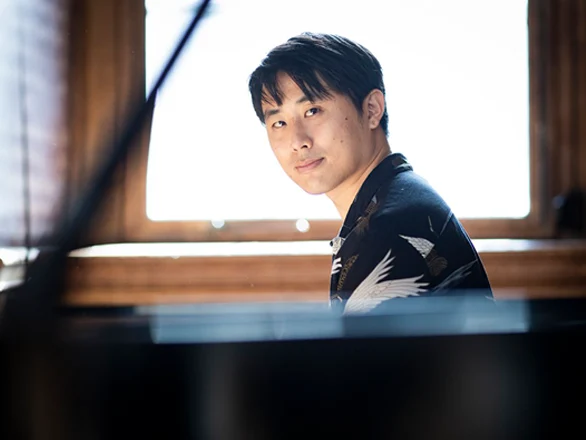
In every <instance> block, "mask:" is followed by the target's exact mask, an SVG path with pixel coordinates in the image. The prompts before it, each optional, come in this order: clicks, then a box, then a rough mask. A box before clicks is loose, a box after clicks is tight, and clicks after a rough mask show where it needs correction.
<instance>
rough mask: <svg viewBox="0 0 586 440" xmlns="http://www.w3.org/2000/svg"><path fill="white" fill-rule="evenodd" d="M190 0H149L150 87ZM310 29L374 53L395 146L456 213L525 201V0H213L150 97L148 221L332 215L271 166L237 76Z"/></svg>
mask: <svg viewBox="0 0 586 440" xmlns="http://www.w3.org/2000/svg"><path fill="white" fill-rule="evenodd" d="M198 3H199V2H195V1H186V0H183V1H180V0H175V1H174V2H170V1H169V0H165V1H160V0H159V1H157V0H147V1H146V2H145V5H146V8H147V16H146V17H147V18H146V76H147V81H146V84H147V89H148V88H149V87H150V85H151V83H152V82H153V78H155V77H156V75H158V73H159V70H160V68H161V66H162V65H163V64H164V62H165V61H166V59H167V57H168V55H169V53H170V51H171V50H172V48H173V47H174V45H175V44H176V41H177V39H178V38H179V36H180V35H181V33H182V32H183V30H184V29H185V26H186V25H187V23H188V22H189V20H190V19H191V18H192V15H193V12H194V8H195V6H196V5H197V4H198ZM334 11H335V12H334ZM306 30H310V31H316V32H332V33H338V34H341V35H344V36H347V37H349V38H351V39H353V40H355V41H357V42H360V43H362V44H363V45H364V46H366V47H367V48H369V49H370V50H371V51H372V52H373V53H374V55H375V56H376V57H377V58H378V59H379V60H380V62H381V64H382V66H383V71H384V75H385V84H386V87H387V107H388V111H389V131H390V136H389V141H390V144H391V148H392V150H393V151H398V152H402V153H404V154H405V155H406V156H407V158H408V159H409V161H410V162H411V163H412V164H413V165H414V168H415V171H416V172H418V173H419V174H420V175H422V176H423V177H425V178H426V179H427V180H429V181H430V183H431V184H432V185H433V186H434V187H435V188H436V189H437V190H438V191H439V192H440V194H442V196H443V197H444V198H445V199H446V200H447V201H448V203H449V204H450V205H451V207H452V208H453V210H454V211H455V213H456V214H457V215H458V216H459V217H460V218H471V219H489V218H493V219H494V218H502V219H519V218H523V217H525V216H527V215H528V214H529V213H530V210H531V203H530V200H531V197H530V179H529V175H530V139H529V137H530V136H529V71H528V64H529V63H528V32H527V0H514V1H512V0H498V1H492V2H470V1H468V0H445V1H442V2H437V1H434V0H421V1H417V2H406V1H402V0H392V1H387V2H380V1H378V0H363V1H362V2H360V7H358V8H357V7H356V5H355V4H353V3H347V4H346V3H343V2H337V1H328V0H321V1H317V2H316V1H310V0H301V1H297V2H295V3H294V4H289V6H288V7H284V6H281V5H280V4H276V3H275V2H271V1H269V0H258V1H254V2H242V1H237V0H221V1H218V0H216V1H215V2H213V7H212V9H211V13H210V14H209V15H208V17H207V18H206V19H205V20H204V21H203V23H202V26H200V28H199V29H198V30H197V31H196V34H195V35H194V38H193V39H192V42H191V43H190V45H189V46H188V47H187V48H186V51H185V52H184V54H183V55H182V57H181V59H180V61H179V63H178V64H177V66H176V68H175V70H174V72H173V74H172V76H171V77H170V79H169V81H168V82H167V84H166V85H165V87H164V89H163V90H162V92H161V93H160V95H159V96H158V102H157V107H156V110H155V114H154V118H153V125H152V131H151V139H150V146H149V161H148V172H147V190H146V199H147V200H146V211H147V215H148V217H149V218H150V219H151V220H154V221H208V222H210V221H212V222H213V223H212V224H213V226H214V227H218V228H219V227H222V226H223V225H224V222H227V221H232V220H274V219H276V220H284V219H292V220H297V219H310V220H311V219H322V220H324V219H336V218H337V213H336V211H335V210H334V207H333V205H332V204H331V202H329V200H327V199H326V198H325V196H310V195H307V194H305V193H303V191H302V190H300V189H298V188H297V187H296V186H295V185H294V184H293V183H292V182H290V181H289V179H288V178H287V177H286V176H285V175H284V173H283V172H282V171H281V170H280V168H279V165H278V163H277V162H276V160H275V159H274V158H273V156H272V153H271V151H270V147H269V145H268V141H267V139H266V135H265V131H264V128H263V127H262V125H261V124H260V122H259V121H258V119H257V118H256V115H255V114H254V111H253V109H252V105H251V103H250V97H249V94H248V89H247V81H248V75H249V74H250V73H251V72H252V70H253V69H254V68H255V67H256V66H257V65H258V63H259V62H260V60H261V59H262V58H263V56H264V55H265V54H266V53H267V52H268V51H269V50H270V49H271V48H272V47H274V46H275V45H277V44H279V43H282V42H284V41H285V40H286V39H287V38H289V37H291V36H293V35H295V34H298V33H300V32H303V31H306ZM296 224H297V226H298V228H300V229H302V228H304V227H306V226H307V224H306V223H305V222H299V221H298V222H297V223H296ZM324 238H325V237H324Z"/></svg>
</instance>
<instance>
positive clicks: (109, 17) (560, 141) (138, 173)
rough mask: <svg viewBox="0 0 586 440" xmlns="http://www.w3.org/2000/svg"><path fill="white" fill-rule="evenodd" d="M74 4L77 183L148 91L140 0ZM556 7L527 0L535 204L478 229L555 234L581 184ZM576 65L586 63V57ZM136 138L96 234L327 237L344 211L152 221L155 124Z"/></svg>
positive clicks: (137, 238) (130, 237)
mask: <svg viewBox="0 0 586 440" xmlns="http://www.w3.org/2000/svg"><path fill="white" fill-rule="evenodd" d="M576 3H577V6H576V8H579V9H580V11H578V12H579V13H580V14H582V15H584V11H583V9H584V7H583V6H580V4H579V2H576ZM72 5H73V6H72V8H73V16H74V17H75V19H74V20H72V21H73V22H74V26H73V28H72V42H73V43H74V44H73V45H74V46H75V47H73V51H72V57H71V60H72V61H71V69H72V70H71V80H72V84H71V85H72V89H73V90H74V91H75V93H74V95H75V96H74V99H73V100H72V103H71V106H70V108H71V115H72V122H73V124H72V127H73V128H72V133H71V136H70V138H71V140H72V154H73V155H76V154H77V155H78V157H77V158H74V160H73V161H72V163H73V165H74V166H75V167H76V168H77V179H74V182H77V183H80V182H82V181H83V176H86V175H88V173H87V171H88V170H91V169H92V167H93V166H94V165H95V164H96V162H97V161H98V160H99V158H100V153H101V151H99V148H100V147H101V145H102V144H101V143H99V142H101V141H104V138H103V137H102V138H100V137H99V136H98V134H99V133H100V132H102V133H103V132H110V133H111V136H116V134H117V133H118V131H119V130H120V126H119V124H120V122H121V121H124V117H123V116H124V115H125V114H126V113H127V110H128V108H127V107H128V103H129V102H132V98H133V97H134V98H136V97H137V96H138V95H139V94H144V90H145V82H144V76H145V75H144V72H145V62H144V52H145V41H144V35H145V20H144V18H145V9H144V2H143V1H141V0H132V1H130V0H128V1H125V2H117V1H109V0H108V1H106V0H104V1H101V2H92V1H91V0H82V1H77V2H75V1H74V2H72ZM551 9H552V2H551V1H550V0H529V8H528V29H529V60H528V62H529V87H530V90H529V96H530V108H529V115H530V124H529V127H528V130H529V136H530V200H531V211H530V213H529V215H528V216H527V217H525V218H523V219H463V220H462V223H463V225H464V227H465V228H466V230H467V231H468V233H469V235H470V236H471V237H472V238H550V237H554V236H555V212H554V209H553V205H552V203H551V202H550V201H552V200H553V198H554V196H555V195H557V194H561V193H563V192H564V191H567V190H569V189H571V188H572V187H575V186H576V185H582V187H584V184H585V182H584V181H583V180H584V178H583V177H581V176H580V173H579V172H578V173H576V172H574V171H573V170H574V168H575V161H578V162H579V163H580V164H582V165H581V166H584V163H585V160H584V155H585V153H584V151H583V150H584V148H582V149H581V150H580V149H579V148H578V145H577V142H578V139H579V138H578V137H577V136H578V133H577V132H576V130H578V131H579V130H582V131H581V133H582V134H581V139H586V135H585V134H584V129H583V128H580V126H579V124H577V123H576V121H575V120H574V118H573V117H572V115H570V114H568V111H569V109H571V108H574V107H573V106H575V105H581V106H582V107H581V108H582V109H583V108H584V107H583V106H584V102H583V101H584V99H583V95H585V93H584V91H581V93H580V94H579V96H580V99H581V100H580V101H579V102H578V103H577V104H576V102H575V101H574V100H573V97H572V89H571V87H572V85H571V82H570V81H569V78H570V76H571V75H573V74H576V72H574V70H576V69H573V70H572V69H571V68H570V67H569V65H568V62H567V59H571V57H573V56H574V55H575V54H573V52H572V49H571V48H568V47H567V45H561V46H560V48H559V49H560V50H557V49H556V48H553V49H552V45H554V44H555V43H556V42H558V41H559V40H560V39H561V38H563V37H564V34H563V33H564V32H565V30H564V29H567V27H568V23H567V20H568V16H567V14H566V15H564V16H557V15H555V14H554V15H553V16H552V14H551V12H552V11H551ZM195 38H197V36H195ZM580 69H581V70H580ZM577 70H578V73H580V72H582V73H584V65H583V63H582V64H581V65H580V66H578V68H577ZM574 92H575V91H574ZM89 103H91V104H89ZM251 111H252V110H251ZM104 115H110V116H114V117H112V118H111V120H113V121H115V122H113V123H112V122H110V125H109V128H110V130H105V131H104V124H103V123H104ZM106 125H108V123H106ZM576 127H578V128H576ZM137 142H138V145H137V146H136V148H135V151H134V153H133V155H132V157H130V158H129V160H128V161H127V162H126V163H125V164H124V166H123V167H122V168H123V169H121V170H120V172H119V174H118V175H117V178H116V181H115V185H114V187H113V188H112V190H111V193H110V195H109V200H108V203H107V206H106V209H105V210H104V212H103V213H102V214H101V217H100V218H99V219H98V221H97V222H96V224H95V226H94V228H93V233H92V238H91V241H92V242H93V243H100V242H102V243H108V242H160V241H165V242H178V241H200V242H201V241H289V240H329V239H331V238H332V237H334V236H335V235H336V234H337V232H338V229H339V227H340V224H341V222H340V221H317V220H314V221H311V222H310V225H311V227H310V229H309V231H307V232H304V233H303V232H300V231H298V230H297V228H296V226H295V221H293V220H291V221H285V220H280V221H234V222H226V224H225V225H224V227H223V228H221V229H216V228H214V227H213V225H212V224H211V222H203V221H151V220H150V219H149V218H148V217H147V215H146V178H147V160H148V144H149V127H147V128H146V129H145V130H144V132H143V133H141V135H140V138H139V139H138V141H137ZM102 143H103V142H102ZM82 150H83V151H82ZM505 160H506V158H505ZM80 187H81V186H80ZM202 190H205V189H202ZM195 191H197V189H196V190H195Z"/></svg>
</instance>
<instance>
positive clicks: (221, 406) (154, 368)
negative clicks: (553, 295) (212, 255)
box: [0, 298, 586, 439]
mask: <svg viewBox="0 0 586 440" xmlns="http://www.w3.org/2000/svg"><path fill="white" fill-rule="evenodd" d="M585 312H586V303H585V302H584V301H578V300H576V301H558V300H555V301H551V300H550V301H531V302H520V301H509V302H503V303H493V302H492V301H479V302H476V300H471V299H468V300H459V299H457V298H435V299H423V298H418V299H415V300H410V301H396V302H393V308H392V309H389V310H385V311H383V312H380V313H377V314H375V315H371V316H362V317H358V316H356V317H344V318H342V317H339V316H334V315H333V314H331V313H330V312H328V311H327V310H325V309H324V308H323V307H317V306H313V305H307V304H305V305H304V304H284V305H261V304H259V305H254V306H251V305H233V304H232V305H224V306H220V305H217V306H184V307H158V308H144V309H132V310H130V309H128V310H121V309H117V310H101V311H99V310H93V311H87V310H68V311H65V312H63V313H62V314H61V315H60V317H59V320H58V326H57V327H58V331H57V332H56V333H55V336H54V337H52V338H50V339H47V340H45V341H44V342H38V341H37V342H30V341H29V342H27V341H25V340H19V339H18V338H17V337H14V336H15V335H6V334H5V335H4V339H3V341H2V345H1V346H0V353H1V355H0V378H1V382H0V390H1V391H0V393H1V394H0V398H1V402H2V408H1V411H0V438H2V439H29V438H34V439H53V438H58V439H69V438H72V439H73V438H75V439H101V438H108V439H110V438H165V439H171V438H204V439H289V438H291V439H300V438H317V437H319V438H334V437H337V436H338V435H342V434H345V435H346V437H352V438H360V439H364V438H434V439H435V438H439V439H444V438H445V439H448V438H450V439H453V438H462V439H463V438H467V439H468V438H474V439H497V438H498V439H503V438H556V439H557V438H569V437H572V438H586V428H585V426H584V422H583V414H584V410H585V409H586V405H585V404H584V400H583V397H584V394H585V393H584V392H585V391H586V386H585V385H586V376H585V375H586V361H585V360H584V357H583V353H582V351H583V350H584V349H585V347H586V345H585V344H584V341H585V338H584V336H585V329H586V325H585V323H586V320H585V319H584V317H585V316H586V313H585Z"/></svg>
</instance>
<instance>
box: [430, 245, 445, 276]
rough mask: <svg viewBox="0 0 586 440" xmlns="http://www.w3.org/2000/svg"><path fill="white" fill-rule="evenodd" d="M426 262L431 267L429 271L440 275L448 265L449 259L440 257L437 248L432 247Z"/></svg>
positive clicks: (434, 274)
mask: <svg viewBox="0 0 586 440" xmlns="http://www.w3.org/2000/svg"><path fill="white" fill-rule="evenodd" d="M425 262H426V263H427V267H428V268H429V272H430V273H431V275H433V276H434V277H436V276H438V275H439V274H440V273H442V272H443V270H444V269H445V268H447V267H448V260H446V259H445V258H444V257H440V256H439V255H438V254H437V252H436V250H435V249H432V250H431V251H430V252H429V254H428V255H427V256H426V257H425Z"/></svg>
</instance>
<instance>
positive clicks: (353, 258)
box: [336, 254, 358, 290]
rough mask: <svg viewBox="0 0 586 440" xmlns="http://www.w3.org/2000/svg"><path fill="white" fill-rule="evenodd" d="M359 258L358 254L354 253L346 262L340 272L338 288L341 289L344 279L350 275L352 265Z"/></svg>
mask: <svg viewBox="0 0 586 440" xmlns="http://www.w3.org/2000/svg"><path fill="white" fill-rule="evenodd" d="M357 259H358V254H356V255H352V256H351V257H350V258H348V260H346V262H345V263H344V267H343V268H342V272H341V273H340V278H339V279H338V285H337V286H336V290H341V289H342V286H343V285H344V281H346V277H347V276H348V272H349V271H350V268H351V267H352V265H353V264H354V263H355V262H356V260H357Z"/></svg>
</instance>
